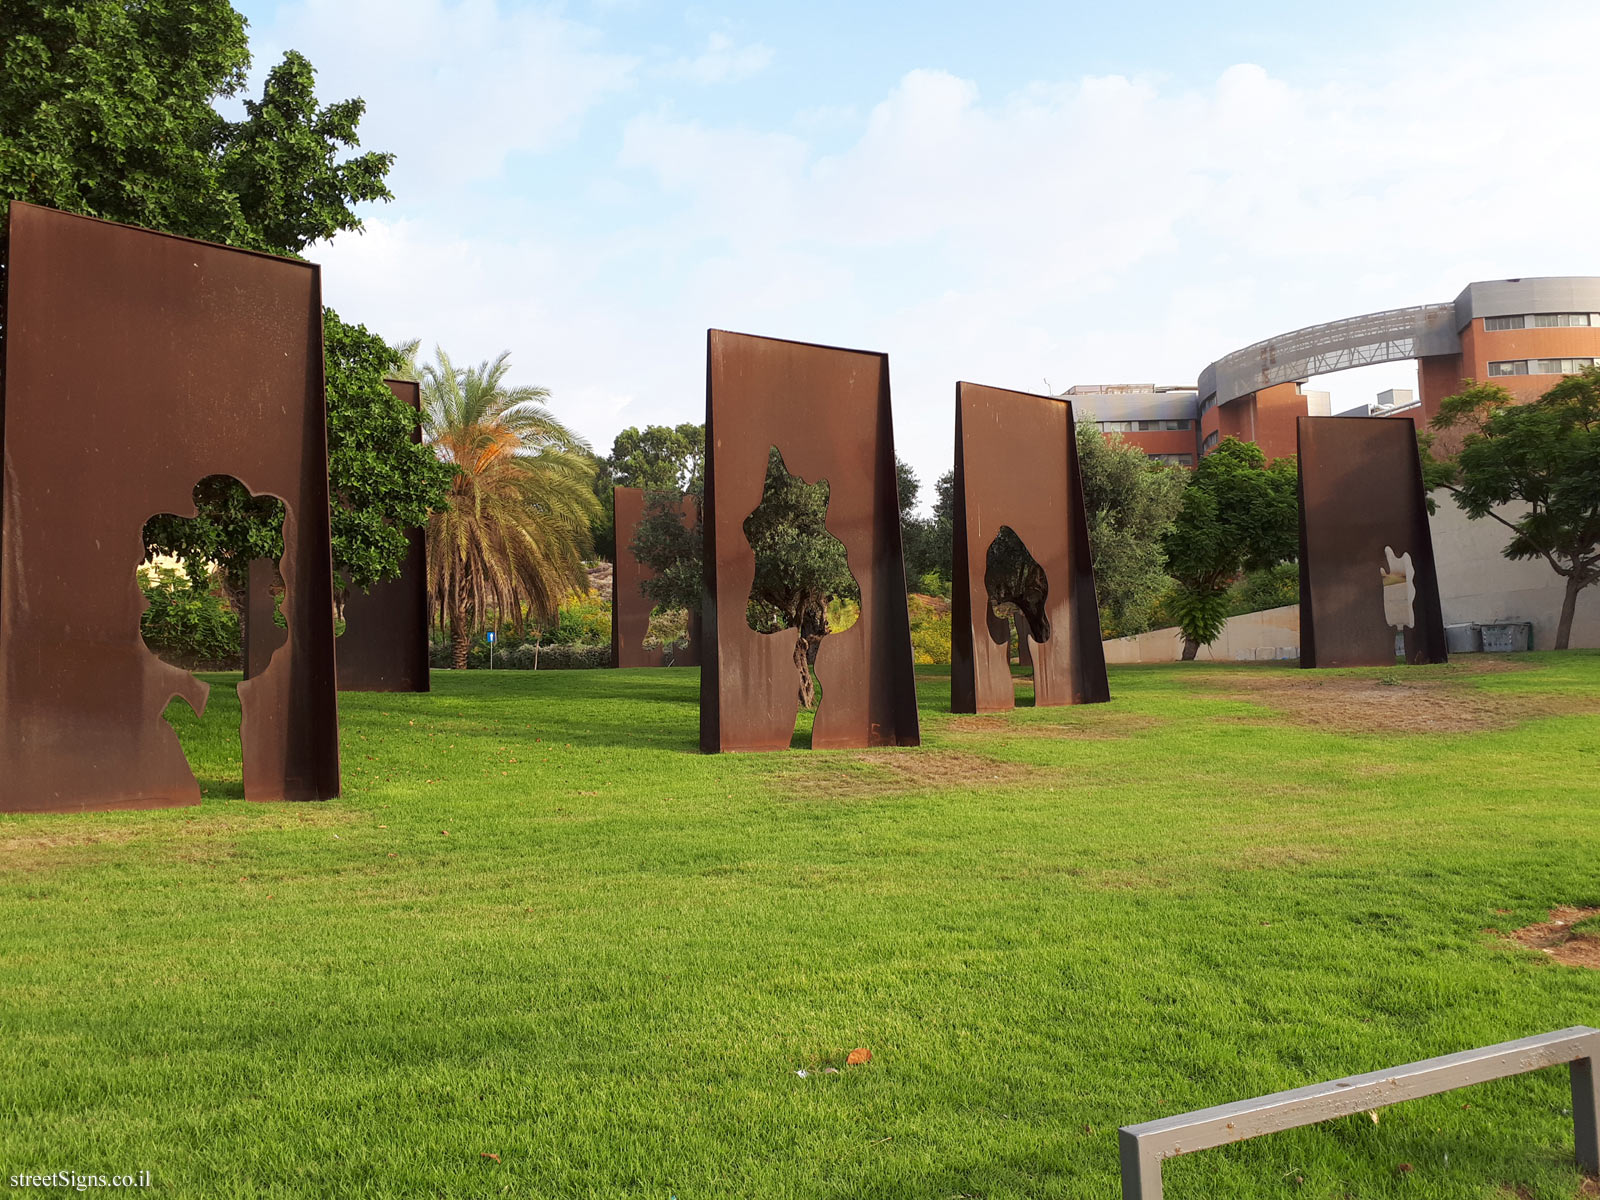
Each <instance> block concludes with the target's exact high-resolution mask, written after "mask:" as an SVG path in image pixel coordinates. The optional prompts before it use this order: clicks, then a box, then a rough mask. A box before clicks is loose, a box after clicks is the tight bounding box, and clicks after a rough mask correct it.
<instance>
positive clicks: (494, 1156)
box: [478, 1150, 500, 1162]
mask: <svg viewBox="0 0 1600 1200" xmlns="http://www.w3.org/2000/svg"><path fill="white" fill-rule="evenodd" d="M478 1157H479V1158H492V1159H494V1161H495V1162H499V1161H500V1156H499V1155H498V1154H490V1153H489V1152H488V1151H487V1150H480V1151H479V1152H478Z"/></svg>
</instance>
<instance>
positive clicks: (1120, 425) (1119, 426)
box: [1100, 421, 1138, 433]
mask: <svg viewBox="0 0 1600 1200" xmlns="http://www.w3.org/2000/svg"><path fill="white" fill-rule="evenodd" d="M1137 425H1138V422H1137V421H1101V422H1100V432H1101V433H1133V432H1134V430H1135V427H1136V426H1137Z"/></svg>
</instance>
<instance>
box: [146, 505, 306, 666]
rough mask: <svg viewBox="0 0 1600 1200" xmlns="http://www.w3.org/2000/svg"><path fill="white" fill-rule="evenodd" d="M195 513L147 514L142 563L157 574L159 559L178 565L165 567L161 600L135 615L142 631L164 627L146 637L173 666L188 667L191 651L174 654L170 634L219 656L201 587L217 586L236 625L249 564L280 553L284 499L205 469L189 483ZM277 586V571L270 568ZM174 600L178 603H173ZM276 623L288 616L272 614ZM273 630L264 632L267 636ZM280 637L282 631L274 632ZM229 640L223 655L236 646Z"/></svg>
mask: <svg viewBox="0 0 1600 1200" xmlns="http://www.w3.org/2000/svg"><path fill="white" fill-rule="evenodd" d="M193 495H194V500H195V507H196V509H197V510H198V514H197V515H196V516H193V517H184V516H179V515H177V514H176V513H157V514H155V515H154V516H152V517H151V518H150V519H149V520H147V521H146V522H145V525H144V531H143V541H144V557H145V562H146V564H149V565H148V566H147V567H145V568H142V569H143V570H145V571H146V572H147V573H150V572H151V568H153V573H154V574H155V575H157V577H162V572H163V564H164V562H166V561H170V560H176V561H177V563H178V564H180V565H179V566H176V567H171V568H167V569H166V573H165V576H164V578H165V581H166V585H167V587H166V590H167V592H168V595H167V596H163V597H158V598H156V600H157V601H159V603H160V604H164V605H166V606H167V609H166V610H162V609H159V608H158V610H157V611H156V612H155V613H151V612H150V611H149V603H148V602H147V606H146V613H145V614H144V617H143V618H142V621H141V626H142V628H141V632H143V631H146V630H149V629H150V628H151V626H152V624H159V625H161V626H162V627H163V629H164V630H165V631H166V633H167V634H168V636H167V637H165V638H162V637H158V638H157V639H156V644H152V643H151V642H150V641H148V640H147V641H146V645H147V646H149V648H150V650H151V652H152V653H154V654H155V655H156V656H157V657H158V658H161V659H162V661H164V662H170V663H171V664H172V665H173V666H178V667H182V668H183V669H184V670H191V669H193V668H194V667H195V665H196V663H195V662H192V661H189V658H190V657H191V656H188V655H185V654H174V653H173V644H174V641H175V640H183V641H189V642H192V643H193V644H194V645H195V647H196V648H197V649H199V650H200V651H201V652H200V653H199V654H198V656H197V657H198V659H199V660H201V661H205V660H211V659H215V658H218V657H224V655H222V654H221V653H220V651H221V647H220V646H219V645H218V644H216V642H217V637H218V635H219V633H220V630H218V629H217V628H214V627H213V626H214V625H215V623H216V621H215V618H216V616H217V610H216V609H215V607H214V606H212V605H208V604H206V603H205V602H204V597H205V595H206V593H208V592H211V591H213V590H214V589H215V590H220V592H221V593H222V595H223V597H224V598H225V599H226V600H227V603H228V607H229V608H231V609H232V610H233V612H234V613H235V614H237V619H238V621H239V622H240V627H241V628H242V624H243V622H244V620H245V618H246V614H247V613H248V611H249V597H250V564H251V562H252V561H253V560H256V559H264V560H267V561H269V562H272V563H273V564H276V563H277V561H278V560H279V559H280V558H282V557H283V517H284V506H283V501H282V500H279V499H278V498H277V497H276V496H271V495H255V494H253V493H252V492H251V491H250V490H249V489H248V488H247V487H245V485H244V484H243V483H241V482H240V481H239V480H237V479H235V478H234V477H233V476H232V475H208V476H206V477H205V478H204V479H202V480H200V482H199V483H197V484H195V486H194V492H193ZM273 573H274V578H275V579H276V582H277V584H278V588H277V590H278V591H279V592H281V589H282V578H281V577H280V576H277V573H276V566H274V568H273ZM174 605H175V606H176V607H174ZM275 619H276V621H277V624H278V626H279V627H280V628H286V623H285V622H284V621H283V620H282V618H281V616H280V615H277V614H275ZM274 634H275V631H273V632H269V633H268V635H267V636H268V637H269V638H271V637H273V636H274ZM276 636H277V640H278V641H280V642H281V640H282V636H283V635H281V634H278V635H276ZM238 649H239V647H238V645H237V644H235V645H233V646H232V648H231V651H230V652H229V653H228V654H227V655H226V657H232V655H233V654H235V653H237V652H238Z"/></svg>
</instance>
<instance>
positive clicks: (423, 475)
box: [144, 309, 455, 613]
mask: <svg viewBox="0 0 1600 1200" xmlns="http://www.w3.org/2000/svg"><path fill="white" fill-rule="evenodd" d="M322 324H323V360H324V364H325V368H324V369H325V371H326V373H327V381H328V390H327V395H328V414H327V424H328V476H329V485H330V489H331V492H332V500H333V503H332V505H331V507H330V514H329V516H330V524H331V531H332V536H333V565H334V573H335V587H336V589H337V591H338V593H339V596H340V598H341V601H342V597H343V596H344V595H345V594H346V593H347V592H348V590H349V589H350V588H352V587H357V588H368V587H371V586H372V585H373V584H374V583H377V582H378V581H380V580H383V579H389V578H393V577H394V576H395V575H396V574H397V573H398V571H399V565H400V563H401V562H402V561H403V559H404V558H405V552H406V537H405V531H406V529H408V528H410V527H412V526H421V525H425V524H427V521H428V514H429V513H430V512H432V511H434V510H435V509H438V508H441V507H443V506H444V505H445V504H446V503H448V499H449V495H450V480H451V477H452V476H453V475H454V473H455V472H454V470H453V469H452V468H451V467H450V466H449V465H448V464H446V463H442V462H440V461H439V459H438V458H437V457H436V456H435V455H434V454H433V453H432V451H430V450H429V449H428V448H427V447H426V446H421V445H418V444H417V443H415V442H413V441H412V437H411V434H412V430H413V429H415V428H416V425H417V414H416V413H415V412H414V411H413V410H412V409H411V407H410V405H408V404H406V403H405V402H403V401H402V400H400V399H398V398H397V397H396V396H395V395H394V393H393V392H391V391H390V390H389V389H388V387H387V386H386V385H385V384H384V382H383V380H384V377H385V375H386V374H387V372H388V370H389V369H390V368H391V367H392V366H393V365H394V364H395V358H394V352H393V351H392V350H390V349H389V347H388V346H386V345H385V344H384V343H383V341H382V339H380V338H378V337H375V336H374V335H372V334H370V333H368V332H367V331H366V329H364V328H363V327H362V326H360V325H346V324H345V323H344V322H343V321H341V320H339V317H338V314H336V313H335V312H334V311H333V310H332V309H324V310H323V323H322ZM194 496H195V506H196V508H197V509H198V513H199V515H198V516H196V517H194V518H192V519H186V518H182V517H177V516H172V515H167V514H164V515H161V516H156V517H152V518H151V519H150V520H149V521H148V522H147V523H146V524H145V529H144V541H145V556H146V558H154V557H155V556H156V555H158V554H170V555H173V556H175V557H177V558H180V559H182V560H183V561H184V562H185V563H186V564H187V565H188V567H189V570H190V572H191V573H192V574H193V573H196V572H199V573H200V574H198V575H194V578H195V581H196V582H197V583H198V581H199V578H200V577H201V576H202V575H203V572H204V569H205V568H204V564H205V563H207V562H212V563H216V564H217V566H218V568H219V570H220V571H221V573H222V580H223V587H224V590H225V591H226V593H227V595H228V599H229V602H230V603H232V604H233V605H234V607H235V609H236V610H237V611H238V612H240V613H244V612H245V611H246V610H247V609H246V605H245V595H246V589H247V584H248V579H249V571H250V561H251V560H252V559H255V558H270V559H274V560H276V559H279V558H282V557H283V505H282V503H280V502H279V501H278V500H275V499H273V498H272V497H270V496H251V495H250V494H249V492H248V491H246V490H245V488H244V485H243V484H241V483H239V481H238V480H236V479H234V478H233V477H232V476H228V475H212V476H208V477H207V478H206V479H204V480H202V481H201V482H200V484H199V486H197V487H196V488H195V492H194ZM341 607H342V603H341Z"/></svg>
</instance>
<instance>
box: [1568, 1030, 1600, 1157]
mask: <svg viewBox="0 0 1600 1200" xmlns="http://www.w3.org/2000/svg"><path fill="white" fill-rule="evenodd" d="M1572 1125H1573V1141H1574V1144H1575V1145H1576V1148H1577V1156H1578V1166H1579V1167H1581V1168H1582V1169H1583V1170H1585V1171H1588V1172H1589V1173H1590V1174H1591V1175H1600V1071H1597V1070H1596V1069H1595V1060H1594V1059H1593V1058H1577V1059H1574V1060H1573V1062H1572Z"/></svg>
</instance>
